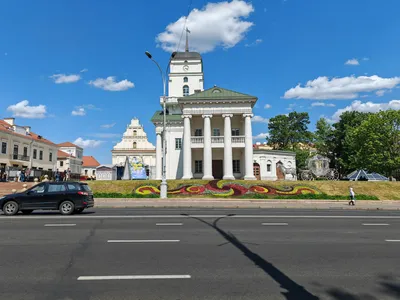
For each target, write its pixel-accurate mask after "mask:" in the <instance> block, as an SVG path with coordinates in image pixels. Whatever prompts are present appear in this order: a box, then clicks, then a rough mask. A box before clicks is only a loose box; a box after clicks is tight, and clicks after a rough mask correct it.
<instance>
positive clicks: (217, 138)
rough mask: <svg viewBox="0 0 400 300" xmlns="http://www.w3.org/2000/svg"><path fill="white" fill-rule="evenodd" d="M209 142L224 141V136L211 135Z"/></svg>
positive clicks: (218, 142) (219, 142)
mask: <svg viewBox="0 0 400 300" xmlns="http://www.w3.org/2000/svg"><path fill="white" fill-rule="evenodd" d="M211 143H212V144H221V143H224V137H223V136H212V137H211Z"/></svg>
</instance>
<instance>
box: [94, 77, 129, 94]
mask: <svg viewBox="0 0 400 300" xmlns="http://www.w3.org/2000/svg"><path fill="white" fill-rule="evenodd" d="M89 84H90V85H93V86H94V87H97V88H99V89H103V90H105V91H111V92H120V91H126V90H128V89H130V88H133V87H134V86H135V85H134V84H133V82H130V81H129V80H127V79H124V80H121V81H119V82H117V81H115V76H109V77H107V78H105V79H104V78H97V79H96V80H91V81H89Z"/></svg>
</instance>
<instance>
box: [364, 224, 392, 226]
mask: <svg viewBox="0 0 400 300" xmlns="http://www.w3.org/2000/svg"><path fill="white" fill-rule="evenodd" d="M363 226H389V224H387V223H363Z"/></svg>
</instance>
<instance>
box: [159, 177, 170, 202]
mask: <svg viewBox="0 0 400 300" xmlns="http://www.w3.org/2000/svg"><path fill="white" fill-rule="evenodd" d="M167 192H168V185H167V181H161V185H160V199H167V198H168V196H167Z"/></svg>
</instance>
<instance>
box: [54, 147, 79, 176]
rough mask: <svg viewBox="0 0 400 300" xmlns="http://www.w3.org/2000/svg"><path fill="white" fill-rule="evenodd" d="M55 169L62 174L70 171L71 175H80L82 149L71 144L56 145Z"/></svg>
mask: <svg viewBox="0 0 400 300" xmlns="http://www.w3.org/2000/svg"><path fill="white" fill-rule="evenodd" d="M57 146H58V149H59V151H58V154H57V169H58V170H59V171H60V172H64V171H65V170H68V168H70V169H71V174H73V175H80V174H81V172H82V158H83V149H82V148H81V147H79V146H77V145H75V144H73V143H71V142H65V143H61V144H58V145H57Z"/></svg>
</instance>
